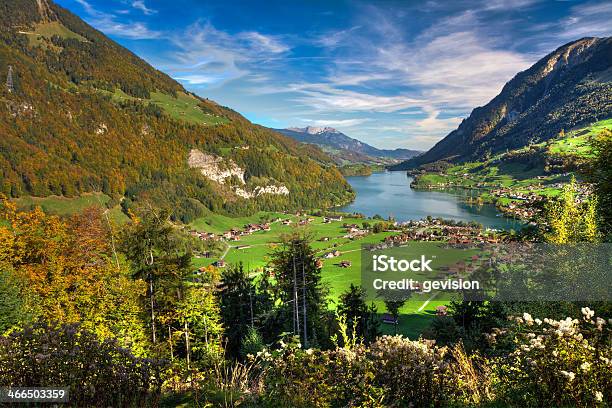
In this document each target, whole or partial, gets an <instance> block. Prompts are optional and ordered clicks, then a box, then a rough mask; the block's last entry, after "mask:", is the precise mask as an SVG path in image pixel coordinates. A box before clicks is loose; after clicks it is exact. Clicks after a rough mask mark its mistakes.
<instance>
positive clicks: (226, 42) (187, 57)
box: [167, 22, 290, 86]
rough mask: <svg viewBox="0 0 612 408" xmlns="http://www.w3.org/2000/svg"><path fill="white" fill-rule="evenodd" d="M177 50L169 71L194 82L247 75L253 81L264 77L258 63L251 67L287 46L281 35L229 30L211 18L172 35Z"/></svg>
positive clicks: (215, 82) (217, 81) (213, 83)
mask: <svg viewBox="0 0 612 408" xmlns="http://www.w3.org/2000/svg"><path fill="white" fill-rule="evenodd" d="M171 40H172V42H173V43H174V44H175V45H176V47H177V48H178V50H177V51H176V52H175V53H174V54H173V61H172V63H171V65H170V66H169V67H168V68H167V70H168V71H169V72H170V74H171V75H173V76H174V77H175V78H177V79H181V80H184V81H186V82H188V83H190V84H193V85H210V86H220V85H222V84H224V83H226V82H228V81H231V80H235V79H237V78H241V77H244V76H246V75H249V79H250V81H252V82H262V81H263V79H264V78H267V77H266V76H265V75H264V74H262V71H263V67H262V66H261V65H260V66H258V71H259V72H257V73H256V74H253V75H251V74H250V71H251V69H252V68H251V67H252V65H253V64H255V63H258V62H259V63H261V62H263V61H266V60H268V59H270V58H273V57H275V56H278V55H280V54H283V53H285V52H287V51H289V50H290V46H289V45H287V44H285V43H284V42H283V41H282V40H281V39H280V38H278V37H275V36H268V35H265V34H262V33H259V32H255V31H245V32H239V33H236V34H230V33H228V32H226V31H222V30H218V29H217V28H215V27H214V26H213V25H212V24H211V23H210V22H196V23H194V24H192V25H191V26H189V27H187V28H186V29H185V30H184V31H183V32H180V33H176V34H174V35H173V36H172V37H171Z"/></svg>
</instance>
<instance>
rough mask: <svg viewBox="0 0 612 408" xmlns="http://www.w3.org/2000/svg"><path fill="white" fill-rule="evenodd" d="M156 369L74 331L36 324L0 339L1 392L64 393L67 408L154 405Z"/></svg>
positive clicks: (146, 361)
mask: <svg viewBox="0 0 612 408" xmlns="http://www.w3.org/2000/svg"><path fill="white" fill-rule="evenodd" d="M160 368H161V366H160V364H159V363H158V362H156V361H153V360H150V359H145V358H138V357H135V356H134V355H132V354H131V353H130V352H129V351H128V350H126V349H123V348H121V347H119V346H118V345H117V343H116V342H115V341H112V340H106V341H100V340H99V339H98V337H97V336H96V335H95V334H93V333H91V332H89V331H86V330H83V329H81V328H80V327H79V326H78V325H61V326H57V327H55V326H51V325H49V324H47V323H36V324H34V325H33V326H32V327H27V328H25V329H23V330H22V331H15V332H12V333H11V334H9V335H7V336H2V337H0V386H30V387H45V386H46V387H60V386H61V387H69V394H68V395H69V403H70V405H71V406H79V407H86V406H87V407H110V406H113V407H120V406H121V407H126V406H138V407H144V406H153V405H157V401H158V399H159V395H160V390H161V379H160Z"/></svg>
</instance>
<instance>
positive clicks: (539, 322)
mask: <svg viewBox="0 0 612 408" xmlns="http://www.w3.org/2000/svg"><path fill="white" fill-rule="evenodd" d="M534 322H535V323H536V324H537V325H538V326H540V325H541V324H542V321H541V320H540V319H535V320H534Z"/></svg>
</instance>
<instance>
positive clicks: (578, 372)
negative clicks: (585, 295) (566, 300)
mask: <svg viewBox="0 0 612 408" xmlns="http://www.w3.org/2000/svg"><path fill="white" fill-rule="evenodd" d="M582 313H583V316H582V318H581V319H572V318H570V317H568V318H566V319H565V320H552V319H544V320H540V319H533V318H532V317H531V315H529V314H528V313H525V314H524V315H523V316H522V317H515V318H513V320H514V321H515V323H516V324H515V326H514V327H513V328H511V329H510V331H509V332H508V333H507V335H508V336H511V337H514V338H515V342H516V346H517V348H516V350H515V351H514V352H513V353H511V354H510V355H509V356H507V357H504V359H503V360H501V359H499V360H498V361H497V365H496V367H495V368H496V371H497V376H498V379H497V382H498V387H497V388H498V389H499V399H500V400H501V401H503V402H505V403H508V404H512V405H517V406H524V407H535V406H541V404H542V402H543V401H546V402H547V403H548V404H551V405H554V406H575V407H592V406H603V404H605V402H606V401H612V360H611V356H612V344H611V336H610V334H611V330H610V320H608V321H607V322H606V321H605V320H604V319H602V318H601V317H597V318H596V317H595V316H594V312H593V311H592V310H590V309H589V308H583V309H582ZM492 340H493V341H496V340H497V339H496V336H492Z"/></svg>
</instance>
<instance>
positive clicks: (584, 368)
mask: <svg viewBox="0 0 612 408" xmlns="http://www.w3.org/2000/svg"><path fill="white" fill-rule="evenodd" d="M589 368H591V363H587V362H586V361H585V362H584V363H582V364H580V369H581V370H582V371H589Z"/></svg>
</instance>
